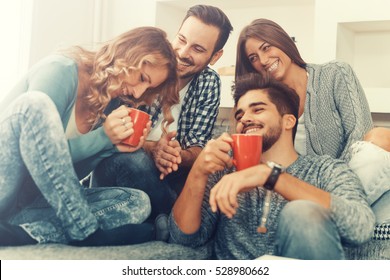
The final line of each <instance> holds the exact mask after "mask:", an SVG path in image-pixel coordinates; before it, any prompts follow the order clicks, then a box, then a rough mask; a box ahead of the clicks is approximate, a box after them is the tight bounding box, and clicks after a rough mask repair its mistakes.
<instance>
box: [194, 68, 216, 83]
mask: <svg viewBox="0 0 390 280" xmlns="http://www.w3.org/2000/svg"><path fill="white" fill-rule="evenodd" d="M195 80H196V81H197V82H198V83H199V82H209V83H211V82H214V83H219V82H220V78H219V75H218V73H217V72H216V71H215V70H214V69H211V68H210V67H209V66H207V67H206V68H205V69H203V71H202V72H200V73H199V74H198V76H197V77H196V79H195Z"/></svg>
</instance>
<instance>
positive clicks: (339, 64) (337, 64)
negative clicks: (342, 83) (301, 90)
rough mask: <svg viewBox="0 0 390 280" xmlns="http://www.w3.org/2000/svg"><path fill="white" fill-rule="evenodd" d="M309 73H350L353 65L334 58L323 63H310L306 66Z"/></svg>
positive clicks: (323, 74) (328, 74)
mask: <svg viewBox="0 0 390 280" xmlns="http://www.w3.org/2000/svg"><path fill="white" fill-rule="evenodd" d="M306 70H307V71H308V72H309V74H314V76H320V77H322V76H334V75H338V74H344V75H348V74H350V73H351V72H352V67H351V65H349V64H348V63H346V62H343V61H338V60H333V61H329V62H327V63H323V64H313V63H309V64H307V66H306Z"/></svg>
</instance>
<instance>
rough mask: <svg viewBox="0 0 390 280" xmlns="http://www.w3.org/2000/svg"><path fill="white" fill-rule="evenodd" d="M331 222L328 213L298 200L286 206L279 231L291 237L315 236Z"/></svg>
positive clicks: (280, 220)
mask: <svg viewBox="0 0 390 280" xmlns="http://www.w3.org/2000/svg"><path fill="white" fill-rule="evenodd" d="M329 221H330V215H329V213H328V211H327V210H326V209H325V208H324V207H322V206H320V205H318V204H316V203H314V202H311V201H306V200H296V201H291V202H289V203H287V204H286V206H285V207H284V208H283V210H282V212H281V213H280V218H279V226H278V231H282V232H284V233H287V232H289V233H290V235H295V234H297V235H299V237H300V238H302V237H303V236H306V235H307V236H314V235H316V234H320V231H321V230H320V229H321V228H323V227H324V225H325V224H326V223H328V222H329Z"/></svg>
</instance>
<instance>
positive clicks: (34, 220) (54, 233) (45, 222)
mask: <svg viewBox="0 0 390 280" xmlns="http://www.w3.org/2000/svg"><path fill="white" fill-rule="evenodd" d="M83 192H84V194H85V197H86V199H87V202H88V204H89V206H90V209H91V212H92V213H93V214H94V216H95V217H96V219H97V220H98V222H99V227H100V228H102V229H104V230H106V229H113V228H116V227H119V226H122V225H125V224H140V223H142V222H143V221H145V220H146V218H147V217H148V216H149V215H150V209H151V207H150V202H149V197H148V196H147V195H146V194H145V193H144V192H142V191H139V190H133V189H129V188H111V187H108V188H98V189H97V188H96V189H83ZM10 222H11V223H12V224H16V225H21V226H22V227H23V228H24V229H25V230H26V231H27V232H28V233H29V234H30V236H32V237H33V238H34V239H36V240H37V241H38V242H39V243H64V244H66V243H69V241H71V238H69V237H67V235H66V232H64V230H63V228H62V225H61V221H60V220H59V219H58V218H57V216H56V213H55V212H54V209H53V208H52V207H50V205H49V204H48V203H47V201H46V200H45V199H44V198H43V197H38V198H37V199H36V200H35V201H34V202H33V203H32V204H30V205H28V206H27V207H25V208H24V209H22V210H21V211H20V212H19V213H17V214H16V215H15V216H13V217H12V218H11V219H10ZM129 234H131V233H129Z"/></svg>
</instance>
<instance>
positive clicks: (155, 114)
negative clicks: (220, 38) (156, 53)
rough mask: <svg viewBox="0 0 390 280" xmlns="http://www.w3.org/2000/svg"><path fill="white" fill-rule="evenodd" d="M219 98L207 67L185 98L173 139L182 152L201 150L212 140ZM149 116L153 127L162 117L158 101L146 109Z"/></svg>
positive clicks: (216, 78)
mask: <svg viewBox="0 0 390 280" xmlns="http://www.w3.org/2000/svg"><path fill="white" fill-rule="evenodd" d="M220 96H221V80H220V78H219V76H218V74H217V73H216V72H215V71H214V70H213V69H211V68H210V67H206V69H204V70H203V71H202V72H200V73H199V74H197V75H196V76H195V77H194V78H193V79H192V80H191V82H190V85H189V87H188V90H187V92H186V94H185V96H184V100H183V105H182V107H181V111H180V116H179V120H178V127H177V136H176V139H177V140H178V141H179V143H180V144H181V147H182V149H187V148H189V147H194V146H198V147H204V146H205V145H206V142H207V141H208V140H210V139H211V135H212V131H213V128H214V124H215V121H216V119H217V115H218V108H219V103H220ZM148 113H149V114H150V115H152V126H153V127H154V126H155V125H156V123H157V121H158V119H159V117H160V114H161V106H160V102H159V100H158V99H156V101H155V102H154V103H153V104H152V106H151V107H150V108H149V109H148Z"/></svg>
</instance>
